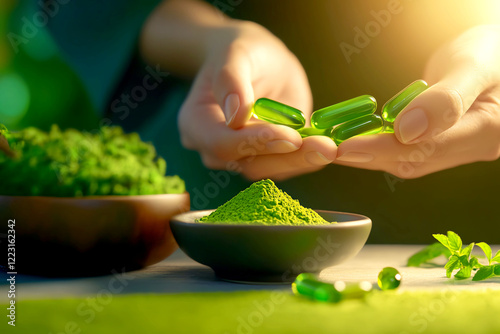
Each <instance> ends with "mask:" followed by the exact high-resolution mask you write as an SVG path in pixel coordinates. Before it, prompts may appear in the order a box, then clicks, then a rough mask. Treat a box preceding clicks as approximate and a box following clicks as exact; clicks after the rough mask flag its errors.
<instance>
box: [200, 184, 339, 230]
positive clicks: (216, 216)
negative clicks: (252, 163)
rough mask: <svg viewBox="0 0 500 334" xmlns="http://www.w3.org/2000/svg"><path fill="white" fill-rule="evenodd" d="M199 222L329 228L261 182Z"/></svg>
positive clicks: (273, 185)
mask: <svg viewBox="0 0 500 334" xmlns="http://www.w3.org/2000/svg"><path fill="white" fill-rule="evenodd" d="M199 221H200V222H212V223H214V222H216V223H226V224H241V223H244V224H263V225H320V224H330V222H328V221H326V220H324V219H323V218H322V217H321V216H320V215H319V214H317V213H316V212H315V211H313V210H311V209H307V208H304V207H303V206H302V205H300V203H299V201H297V200H294V199H293V198H291V197H290V196H289V195H288V194H287V193H285V192H283V191H282V190H280V189H278V188H277V187H276V185H275V184H274V182H273V181H271V180H261V181H258V182H255V183H253V184H252V185H251V186H250V187H248V188H247V189H245V190H243V191H241V192H240V193H239V194H238V195H236V196H235V197H233V198H232V199H231V200H229V201H228V202H226V203H225V204H223V205H221V206H220V207H219V208H217V210H215V211H214V212H212V213H211V214H210V215H208V216H205V217H202V218H200V219H199Z"/></svg>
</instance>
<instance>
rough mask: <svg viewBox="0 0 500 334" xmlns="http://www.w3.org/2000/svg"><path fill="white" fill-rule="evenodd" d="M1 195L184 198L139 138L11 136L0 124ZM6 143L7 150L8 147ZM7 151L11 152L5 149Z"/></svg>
mask: <svg viewBox="0 0 500 334" xmlns="http://www.w3.org/2000/svg"><path fill="white" fill-rule="evenodd" d="M0 139H2V140H1V142H0V195H9V196H55V197H80V196H102V195H150V194H165V193H183V192H184V191H185V187H184V181H183V180H181V179H180V178H179V177H178V176H165V172H166V168H167V165H166V162H165V160H163V159H162V158H160V157H157V155H156V150H155V148H154V146H153V145H151V144H149V143H145V142H143V141H141V139H140V137H139V135H138V134H137V133H131V134H125V133H124V132H123V130H122V129H121V128H120V127H103V128H101V129H100V130H99V131H98V132H96V133H87V132H80V131H77V130H73V129H68V130H65V131H61V130H60V129H59V128H58V127H57V126H53V127H52V129H51V130H50V131H49V132H48V133H47V132H44V131H41V130H39V129H36V128H27V129H24V130H21V131H17V132H9V131H8V130H7V128H5V126H3V125H1V124H0ZM5 141H7V143H8V145H6V143H5ZM9 147H10V149H9Z"/></svg>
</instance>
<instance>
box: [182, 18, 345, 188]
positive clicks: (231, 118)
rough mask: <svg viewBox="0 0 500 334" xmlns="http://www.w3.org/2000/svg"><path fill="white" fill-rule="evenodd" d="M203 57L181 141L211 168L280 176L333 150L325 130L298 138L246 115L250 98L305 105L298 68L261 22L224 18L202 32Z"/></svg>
mask: <svg viewBox="0 0 500 334" xmlns="http://www.w3.org/2000/svg"><path fill="white" fill-rule="evenodd" d="M209 35H210V38H208V39H207V41H206V45H207V48H208V51H207V53H206V54H207V56H206V59H205V61H204V63H203V66H202V67H201V69H200V71H199V73H198V74H197V76H196V79H195V81H194V83H193V86H192V88H191V91H190V93H189V95H188V97H187V99H186V100H185V102H184V104H183V106H182V108H181V111H180V113H179V118H178V123H179V129H180V133H181V140H182V143H183V145H184V146H185V147H186V148H189V149H193V150H196V151H198V152H199V153H200V155H201V158H202V160H203V163H204V164H205V165H206V166H207V167H209V168H213V169H236V170H237V171H239V172H241V173H242V174H243V175H244V176H246V177H247V178H249V179H252V180H256V179H262V178H268V177H269V178H273V179H278V180H279V179H285V178H289V177H292V176H295V175H299V174H303V173H308V172H313V171H316V170H318V169H321V168H322V167H324V166H325V165H327V164H329V163H330V162H332V161H333V160H334V159H335V157H336V153H337V147H336V145H335V144H334V142H333V141H332V140H331V139H330V138H327V137H322V136H313V137H308V138H305V139H304V140H302V138H301V137H300V135H299V133H298V132H297V131H295V130H293V129H291V128H288V127H286V126H281V125H274V124H269V123H265V122H262V121H258V120H256V119H253V118H252V119H250V117H251V108H252V105H253V102H254V100H255V99H257V98H260V97H268V98H270V99H273V100H277V101H280V102H282V103H285V104H288V105H291V106H294V107H296V108H298V109H300V110H302V111H303V112H304V113H305V116H306V118H307V119H309V115H310V114H311V111H312V96H311V91H310V88H309V83H308V81H307V76H306V74H305V71H304V69H303V68H302V66H301V64H300V62H299V61H298V60H297V58H296V57H295V56H294V55H293V54H292V53H291V52H290V51H289V50H288V49H287V48H286V46H285V45H284V44H283V43H282V42H281V41H280V40H279V39H278V38H276V37H275V36H274V35H272V34H271V33H270V32H269V31H267V30H266V29H264V28H263V27H261V26H259V25H257V24H255V23H251V22H241V21H231V23H230V24H228V25H227V26H225V27H217V28H215V29H214V31H213V33H211V34H209Z"/></svg>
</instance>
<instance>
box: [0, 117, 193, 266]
mask: <svg viewBox="0 0 500 334" xmlns="http://www.w3.org/2000/svg"><path fill="white" fill-rule="evenodd" d="M165 173H166V162H165V161H164V160H163V159H161V158H160V157H157V154H156V151H155V148H154V147H153V145H151V144H149V143H145V142H143V141H142V140H141V139H140V137H139V136H138V135H137V134H135V133H132V134H125V133H124V132H123V130H122V129H121V128H119V127H103V128H101V129H100V130H99V131H97V132H95V133H87V132H80V131H77V130H72V129H68V130H64V131H63V130H60V129H59V128H58V127H57V126H53V127H52V129H51V130H50V131H49V132H44V131H41V130H39V129H36V128H27V129H24V130H21V131H17V132H10V131H8V130H7V129H6V128H5V127H4V126H1V125H0V179H1V180H2V181H1V183H0V221H1V222H2V224H1V225H0V245H4V246H3V248H4V250H5V251H6V252H5V254H6V253H7V246H8V245H9V243H10V244H12V242H11V241H14V244H15V245H16V247H15V249H16V255H15V256H16V257H15V259H16V263H18V265H17V266H16V267H15V270H9V271H18V272H20V273H27V274H35V275H42V276H90V275H103V274H112V273H113V272H116V271H117V272H122V271H123V270H134V269H138V268H142V267H144V266H147V265H150V264H153V263H156V262H159V261H161V260H163V259H164V258H166V257H167V256H169V255H170V254H171V253H173V252H174V251H175V249H177V248H178V246H177V243H176V242H175V239H174V238H173V235H172V232H171V229H170V218H171V217H172V216H174V215H176V214H179V213H181V212H185V211H188V210H189V206H190V201H189V194H188V193H187V192H186V191H185V187H184V181H183V180H181V179H180V178H179V177H178V176H165ZM8 230H13V231H15V234H14V235H15V237H14V238H12V237H11V239H8V236H10V235H11V234H13V232H9V231H8ZM8 261H9V260H8V259H7V256H5V257H3V258H2V259H1V260H0V266H6V267H7V268H9V267H8V265H9V263H8ZM11 262H12V261H11Z"/></svg>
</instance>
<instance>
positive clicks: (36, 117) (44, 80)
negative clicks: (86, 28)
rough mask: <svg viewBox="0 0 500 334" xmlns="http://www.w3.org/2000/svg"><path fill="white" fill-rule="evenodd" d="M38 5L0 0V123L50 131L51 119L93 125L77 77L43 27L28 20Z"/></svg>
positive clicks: (69, 124) (92, 114) (76, 125)
mask: <svg viewBox="0 0 500 334" xmlns="http://www.w3.org/2000/svg"><path fill="white" fill-rule="evenodd" d="M38 10H39V8H38V7H37V2H35V1H17V0H2V1H1V2H0V35H1V36H2V39H1V40H0V123H3V124H5V125H6V126H7V127H8V128H9V129H12V130H17V129H22V128H25V127H28V126H36V127H39V128H41V129H44V130H48V129H49V128H50V125H51V124H53V123H58V124H60V126H61V127H62V128H66V127H74V128H78V129H90V128H95V127H96V126H97V120H98V118H97V115H96V114H95V112H94V111H93V109H92V106H91V104H90V101H89V99H88V96H87V93H86V92H85V89H84V88H83V86H82V84H81V82H80V80H79V78H78V76H77V75H76V74H75V73H74V71H73V70H72V69H71V68H70V67H69V66H68V65H67V64H66V62H65V61H64V60H63V59H62V58H61V55H60V52H59V49H58V46H57V45H56V43H55V42H54V40H53V39H52V37H51V35H50V33H49V32H48V31H47V29H46V28H45V27H43V26H42V27H40V26H39V25H35V24H34V23H33V22H30V21H28V20H26V19H27V18H32V17H34V14H35V13H36V12H37V11H38ZM40 22H43V21H40Z"/></svg>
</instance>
